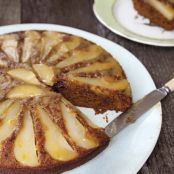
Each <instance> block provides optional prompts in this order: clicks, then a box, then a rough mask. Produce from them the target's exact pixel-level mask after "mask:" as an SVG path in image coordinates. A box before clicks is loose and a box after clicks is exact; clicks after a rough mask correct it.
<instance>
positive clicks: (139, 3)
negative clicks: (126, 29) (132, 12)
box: [133, 0, 174, 30]
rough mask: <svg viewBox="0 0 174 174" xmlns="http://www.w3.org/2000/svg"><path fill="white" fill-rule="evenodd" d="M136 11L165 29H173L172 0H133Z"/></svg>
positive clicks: (173, 9)
mask: <svg viewBox="0 0 174 174" xmlns="http://www.w3.org/2000/svg"><path fill="white" fill-rule="evenodd" d="M133 3H134V7H135V9H136V10H137V11H138V13H139V14H140V15H142V16H144V17H146V18H149V19H150V21H151V22H152V23H154V24H156V25H159V26H161V27H163V28H164V29H166V30H173V29H174V1H173V0H133Z"/></svg>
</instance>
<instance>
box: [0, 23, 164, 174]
mask: <svg viewBox="0 0 174 174" xmlns="http://www.w3.org/2000/svg"><path fill="white" fill-rule="evenodd" d="M24 30H52V31H59V32H65V33H70V34H74V35H78V36H81V37H83V38H85V39H88V40H90V41H92V42H95V43H96V44H98V45H100V46H102V47H103V48H104V49H106V50H107V51H108V52H109V53H111V54H112V55H113V56H114V57H116V58H117V60H118V61H119V62H120V64H121V65H122V67H123V69H124V70H125V73H126V75H127V77H128V79H129V81H130V84H131V87H132V93H133V100H134V101H136V100H138V99H140V98H142V97H143V96H144V95H146V94H147V93H148V92H150V91H152V90H153V89H155V84H154V82H153V80H152V78H151V76H150V75H149V73H148V71H147V70H146V68H145V67H144V66H143V65H142V64H141V63H140V61H139V60H138V59H137V58H136V57H135V56H134V55H132V54H131V53H130V52H129V51H127V50H126V49H124V48H122V47H121V46H119V45H117V44H115V43H113V42H111V41H109V40H106V39H104V38H101V37H99V36H96V35H94V34H90V33H88V32H85V31H82V30H79V29H74V28H71V27H65V26H59V25H51V24H21V25H11V26H5V27H0V34H5V33H9V32H17V31H24ZM80 109H81V110H82V112H85V114H86V115H87V116H89V118H90V119H92V121H93V122H94V123H96V124H98V125H100V126H102V127H105V126H106V124H107V123H106V122H105V121H104V119H103V117H104V116H105V115H106V113H104V114H103V115H100V116H94V112H93V110H92V109H87V108H86V109H85V108H80ZM107 114H108V118H109V121H111V120H112V119H113V118H115V117H116V116H117V115H118V114H115V113H114V112H111V111H109V112H108V113H107ZM161 118H162V114H161V105H160V104H157V105H156V106H154V107H153V108H152V109H151V110H150V111H148V112H147V113H146V114H144V115H143V116H142V117H141V118H140V119H139V120H137V121H136V122H135V123H134V124H132V125H130V126H128V127H127V128H125V129H124V130H123V131H122V132H120V133H119V134H118V135H117V136H115V137H114V138H112V140H111V142H110V145H109V147H107V148H106V150H104V151H103V152H102V153H101V154H99V155H98V156H97V157H96V158H94V159H92V160H91V161H89V162H88V163H86V164H84V165H82V166H80V167H78V168H75V169H73V170H71V171H68V172H65V174H80V173H83V174H106V173H107V174H136V173H137V172H138V170H139V169H140V168H141V167H142V165H143V164H144V163H145V161H146V160H147V158H148V157H149V155H150V154H151V152H152V150H153V148H154V146H155V144H156V142H157V139H158V136H159V133H160V129H161Z"/></svg>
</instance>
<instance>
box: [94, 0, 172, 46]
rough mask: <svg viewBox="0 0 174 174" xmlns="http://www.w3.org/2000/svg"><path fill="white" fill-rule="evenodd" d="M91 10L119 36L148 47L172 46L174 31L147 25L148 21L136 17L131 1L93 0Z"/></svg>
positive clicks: (138, 16)
mask: <svg viewBox="0 0 174 174" xmlns="http://www.w3.org/2000/svg"><path fill="white" fill-rule="evenodd" d="M93 9H94V13H95V15H96V17H97V18H98V20H99V21H100V22H101V23H103V24H104V25H105V26H106V27H107V28H109V29H110V30H111V31H113V32H114V33H116V34H118V35H120V36H123V37H125V38H127V39H130V40H133V41H136V42H140V43H144V44H148V45H154V46H164V47H167V46H168V47H173V46H174V30H173V31H166V30H164V29H162V28H161V27H158V26H155V25H149V24H150V21H149V20H148V19H146V18H144V17H142V16H140V15H138V13H137V11H136V10H135V9H134V7H133V2H132V0H107V1H106V0H95V3H94V6H93Z"/></svg>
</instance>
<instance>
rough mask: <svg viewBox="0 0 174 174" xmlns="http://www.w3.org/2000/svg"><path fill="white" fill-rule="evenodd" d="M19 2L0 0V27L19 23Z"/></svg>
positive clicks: (17, 0) (16, 0) (18, 0)
mask: <svg viewBox="0 0 174 174" xmlns="http://www.w3.org/2000/svg"><path fill="white" fill-rule="evenodd" d="M20 16H21V12H20V0H0V25H9V24H17V23H20Z"/></svg>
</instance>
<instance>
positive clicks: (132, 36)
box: [93, 0, 174, 47]
mask: <svg viewBox="0 0 174 174" xmlns="http://www.w3.org/2000/svg"><path fill="white" fill-rule="evenodd" d="M116 1H117V0H107V3H106V2H105V0H94V3H93V12H94V14H95V16H96V18H97V19H98V20H99V21H100V22H101V23H102V24H103V25H104V26H105V27H107V28H108V29H110V30H111V31H112V32H113V33H115V34H118V35H119V36H122V37H124V38H126V39H129V40H131V41H134V42H138V43H141V44H146V45H151V46H157V47H174V39H155V38H154V39H153V38H149V37H145V36H142V35H140V34H136V33H134V32H131V31H129V30H127V29H126V28H125V27H123V26H122V25H121V24H119V22H117V21H116V20H115V18H114V15H113V6H114V4H115V3H116ZM100 3H101V4H102V3H105V4H104V7H105V10H106V11H105V13H102V12H101V9H100Z"/></svg>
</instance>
